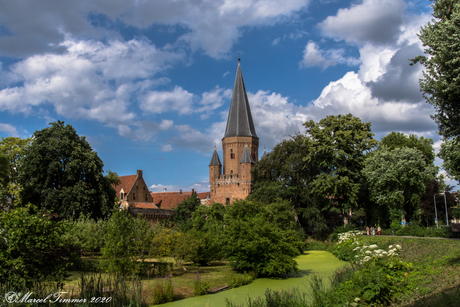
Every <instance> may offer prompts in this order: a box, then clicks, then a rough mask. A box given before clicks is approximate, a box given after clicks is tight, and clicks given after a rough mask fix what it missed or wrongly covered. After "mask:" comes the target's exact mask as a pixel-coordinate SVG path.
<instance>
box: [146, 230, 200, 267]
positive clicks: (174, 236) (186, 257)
mask: <svg viewBox="0 0 460 307" xmlns="http://www.w3.org/2000/svg"><path fill="white" fill-rule="evenodd" d="M153 228H154V229H153V236H152V238H151V241H150V252H149V255H150V256H151V257H155V258H164V257H173V258H174V261H176V262H177V263H178V264H179V265H180V266H182V268H183V269H184V271H187V269H186V268H185V267H184V266H183V262H184V261H192V262H194V260H193V259H195V258H196V257H197V256H196V255H197V252H198V248H199V247H200V246H201V245H202V243H201V242H200V241H199V240H197V239H196V238H195V237H194V236H192V235H191V234H190V233H188V232H181V231H180V230H178V229H177V228H167V227H163V226H161V225H158V224H156V225H155V226H154V227H153Z"/></svg>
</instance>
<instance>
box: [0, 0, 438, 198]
mask: <svg viewBox="0 0 460 307" xmlns="http://www.w3.org/2000/svg"><path fill="white" fill-rule="evenodd" d="M429 4H430V2H429V1H428V0H414V1H403V0H362V1H361V0H356V1H348V0H346V1H345V0H344V1H341V0H317V1H314V0H283V1H277V0H260V1H257V0H212V1H210V0H176V1H153V0H152V1H148V0H133V1H128V0H120V1H115V0H100V1H92V0H88V1H84V0H79V1H65V2H62V1H54V0H40V1H23V0H15V1H1V2H0V136H3V137H7V136H19V137H23V138H25V137H29V136H30V135H31V134H32V133H33V132H34V131H36V130H39V129H42V128H45V127H47V126H48V124H49V123H50V122H53V121H56V120H63V121H65V122H66V123H68V124H71V125H72V126H74V127H75V128H76V129H77V132H78V133H79V134H80V135H85V136H86V137H87V140H88V141H89V142H90V144H91V145H92V147H93V148H94V150H96V151H97V152H98V154H99V156H100V157H101V158H102V160H103V161H104V168H105V170H109V169H110V170H111V171H115V172H117V173H118V174H119V175H130V174H135V173H136V170H137V169H142V170H144V177H145V179H146V182H147V185H148V186H150V187H151V190H152V191H162V190H163V188H165V187H166V188H168V191H171V190H178V189H184V190H190V189H191V188H195V189H196V190H199V191H205V190H209V188H208V180H209V178H208V176H209V175H208V164H209V160H210V158H211V153H212V150H213V148H214V144H217V148H218V149H221V139H222V137H223V134H224V130H225V124H226V119H227V115H228V109H229V104H230V99H231V93H232V88H233V83H234V80H235V73H236V68H237V59H238V56H240V57H241V67H242V71H243V76H244V80H245V84H246V89H247V91H248V97H249V101H250V104H251V110H252V113H253V118H254V121H255V126H256V131H257V133H258V135H259V137H260V145H261V148H262V150H260V152H259V153H260V155H261V154H262V151H263V147H264V146H265V147H266V148H267V150H270V149H271V148H273V146H274V145H275V144H276V143H277V142H279V141H280V140H282V139H283V138H286V137H289V135H292V134H294V133H296V132H298V131H301V132H303V131H304V128H303V126H302V124H303V123H304V122H305V121H307V120H309V119H313V120H315V121H319V120H320V119H321V118H324V117H325V116H327V115H331V114H347V113H352V114H354V115H355V116H359V117H361V119H362V120H363V121H366V122H367V121H369V122H371V123H372V130H373V132H374V133H375V135H376V138H377V139H381V138H382V137H383V136H385V135H386V134H388V133H389V132H391V131H400V132H404V133H407V134H410V133H414V134H417V135H419V136H421V135H423V136H425V137H430V138H433V140H434V142H435V147H436V148H439V145H440V140H439V136H438V135H437V134H436V130H437V127H436V124H435V123H434V122H433V120H432V119H431V118H430V114H432V113H433V108H432V107H431V106H430V105H428V104H426V103H425V102H424V99H423V98H422V95H421V93H420V91H419V85H418V80H419V79H420V78H421V76H422V67H421V66H420V65H415V66H409V61H408V59H409V58H413V57H415V56H416V55H419V54H422V53H423V51H422V46H421V44H420V41H419V40H418V37H417V32H418V31H419V29H420V27H421V26H423V25H425V24H427V23H428V21H429V20H430V19H431V15H430V14H431V8H430V5H429ZM437 164H438V165H440V164H441V161H440V160H439V159H438V160H437Z"/></svg>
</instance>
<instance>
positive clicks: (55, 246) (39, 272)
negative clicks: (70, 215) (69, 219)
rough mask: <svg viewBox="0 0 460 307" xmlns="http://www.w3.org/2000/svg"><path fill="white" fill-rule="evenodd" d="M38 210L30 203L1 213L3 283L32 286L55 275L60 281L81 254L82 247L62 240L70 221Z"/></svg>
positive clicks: (0, 273) (0, 272)
mask: <svg viewBox="0 0 460 307" xmlns="http://www.w3.org/2000/svg"><path fill="white" fill-rule="evenodd" d="M34 209H35V210H36V208H33V207H32V205H30V206H28V207H27V208H17V209H14V210H10V211H8V212H3V213H2V214H1V215H0V282H8V283H9V284H11V285H12V286H19V287H20V286H23V285H24V284H25V285H26V286H27V287H28V286H31V284H32V283H33V282H34V281H35V280H40V279H41V280H43V279H48V278H50V277H53V278H54V280H55V281H56V282H58V283H59V282H61V281H62V280H63V277H64V275H65V273H66V271H67V270H68V269H69V268H70V267H71V266H72V265H73V263H74V262H75V261H76V260H77V259H78V258H79V257H80V254H79V252H78V249H76V248H74V247H73V246H71V245H70V244H68V243H67V242H65V241H64V240H63V239H62V235H63V233H64V232H65V231H66V229H67V227H68V224H67V223H66V222H65V221H61V222H55V221H53V220H52V219H51V216H50V215H49V214H47V213H45V212H38V213H33V211H35V210H34Z"/></svg>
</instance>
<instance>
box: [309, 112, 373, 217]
mask: <svg viewBox="0 0 460 307" xmlns="http://www.w3.org/2000/svg"><path fill="white" fill-rule="evenodd" d="M304 125H305V127H306V129H307V131H306V133H307V135H308V136H309V137H308V138H307V139H306V140H305V142H308V143H309V144H310V146H308V155H307V156H306V157H304V161H305V162H306V163H307V164H308V165H316V166H317V167H318V170H319V172H318V174H317V175H316V176H315V178H314V180H313V181H312V182H311V183H310V187H311V192H312V194H313V196H314V197H315V198H316V199H321V200H322V202H323V206H324V207H325V209H326V210H328V211H336V212H339V213H341V212H342V210H343V209H345V210H349V209H350V208H352V209H354V210H356V209H358V206H359V205H358V197H359V192H360V189H361V178H362V175H361V170H362V169H363V167H364V161H365V154H366V153H367V152H369V151H370V150H372V149H373V148H374V147H375V146H376V145H377V141H376V140H374V138H373V136H374V134H373V133H372V132H371V124H370V123H363V122H361V119H359V118H358V117H355V116H353V115H352V114H347V115H337V116H333V115H330V116H327V117H326V118H324V119H322V120H320V121H319V123H315V122H313V121H312V120H310V121H308V122H306V123H305V124H304Z"/></svg>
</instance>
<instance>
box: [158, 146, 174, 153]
mask: <svg viewBox="0 0 460 307" xmlns="http://www.w3.org/2000/svg"><path fill="white" fill-rule="evenodd" d="M173 150H174V149H173V148H172V146H171V145H170V144H166V145H163V146H162V147H161V151H164V152H170V151H173Z"/></svg>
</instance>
